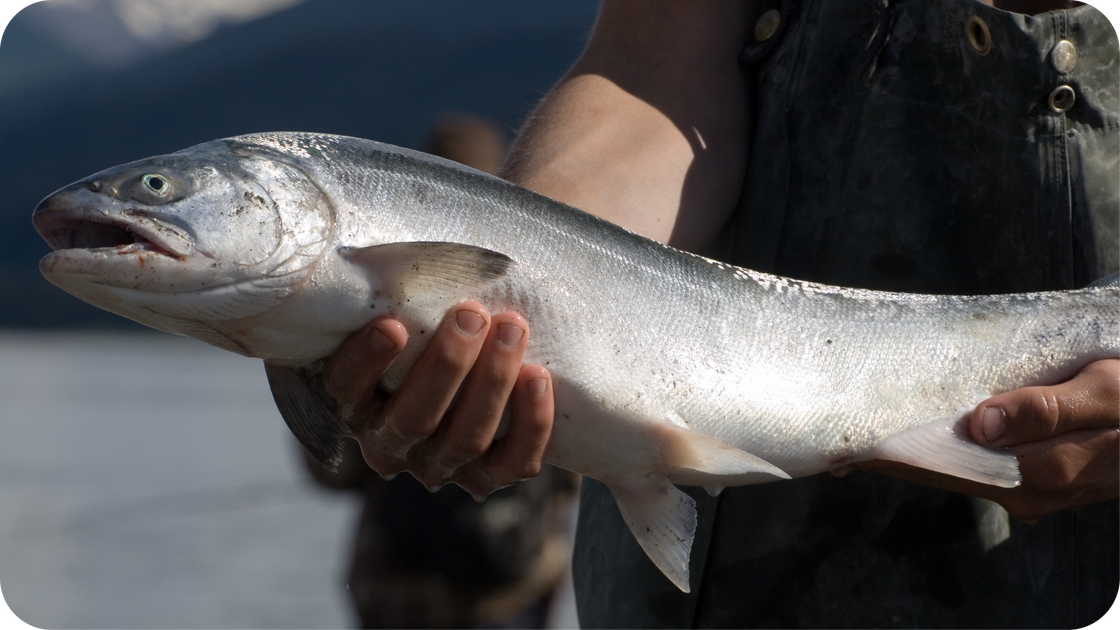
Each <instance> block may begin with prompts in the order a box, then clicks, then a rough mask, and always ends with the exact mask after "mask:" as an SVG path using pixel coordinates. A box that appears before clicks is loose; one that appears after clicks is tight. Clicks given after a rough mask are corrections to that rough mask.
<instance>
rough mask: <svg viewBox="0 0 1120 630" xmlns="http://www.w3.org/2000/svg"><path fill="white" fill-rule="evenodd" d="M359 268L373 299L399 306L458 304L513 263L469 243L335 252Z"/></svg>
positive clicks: (411, 244)
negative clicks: (434, 303) (362, 272)
mask: <svg viewBox="0 0 1120 630" xmlns="http://www.w3.org/2000/svg"><path fill="white" fill-rule="evenodd" d="M338 253H339V255H340V256H342V257H343V258H345V259H346V260H347V261H349V262H350V263H351V264H354V265H357V266H358V267H359V268H361V269H363V270H364V271H365V272H366V273H367V274H368V275H369V278H370V284H371V286H372V288H373V291H374V296H375V297H379V298H387V299H393V300H397V301H400V302H402V305H403V302H404V301H406V300H408V301H413V300H421V301H436V300H447V301H452V302H453V301H458V300H461V299H464V298H466V297H467V296H469V295H472V294H477V293H480V292H481V291H482V290H483V289H485V288H486V287H488V286H490V285H491V284H493V283H494V282H496V281H497V280H499V279H501V278H502V277H503V276H505V274H506V272H507V271H508V270H509V268H510V267H511V266H512V265H513V259H512V258H510V257H509V256H506V255H505V254H502V253H499V252H495V251H492V250H489V249H485V248H482V247H475V246H474V245H465V244H463V243H442V242H409V243H387V244H385V245H373V246H371V247H362V248H352V247H342V248H339V250H338Z"/></svg>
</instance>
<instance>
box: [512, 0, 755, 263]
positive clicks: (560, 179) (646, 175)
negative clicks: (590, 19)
mask: <svg viewBox="0 0 1120 630" xmlns="http://www.w3.org/2000/svg"><path fill="white" fill-rule="evenodd" d="M751 12H752V8H751V7H750V6H748V3H728V2H723V1H722V0H702V1H690V2H676V1H674V0H658V1H655V2H640V1H636V0H608V1H607V2H604V4H603V8H602V11H601V13H600V16H599V19H598V21H597V22H596V25H595V30H594V32H593V33H592V35H591V39H590V42H589V43H588V46H587V49H586V50H585V52H584V54H583V56H582V57H580V59H579V61H577V62H576V64H575V65H574V66H573V67H572V69H571V70H570V71H569V72H568V73H567V75H566V76H565V77H564V78H563V79H562V80H561V81H560V83H559V84H558V85H557V86H556V87H555V88H554V89H553V90H552V92H551V93H549V95H548V96H546V97H545V99H544V100H543V101H542V102H541V104H540V105H538V107H537V109H536V111H535V112H534V113H533V115H532V116H531V117H530V118H529V120H528V121H527V123H526V125H525V127H524V128H523V129H522V130H521V133H520V135H519V137H518V139H517V142H516V143H515V144H514V148H513V150H512V152H511V155H510V159H509V161H508V162H507V164H506V167H505V169H504V171H503V176H504V177H506V178H507V179H509V180H510V181H513V182H516V183H519V184H521V185H522V186H526V187H528V188H531V189H534V190H536V191H538V192H541V193H543V194H545V195H548V196H550V197H553V198H555V199H558V200H560V201H563V202H565V203H568V204H570V205H573V206H576V207H577V208H581V209H583V210H585V211H587V212H590V213H592V214H595V215H598V216H600V217H603V218H605V219H607V220H609V221H611V222H613V223H617V224H619V225H622V226H623V227H626V228H629V229H631V230H634V231H636V232H638V233H640V234H643V235H645V236H648V237H650V238H653V239H656V240H659V241H662V242H670V243H672V244H673V245H675V246H677V247H680V248H682V249H688V250H692V251H698V250H701V249H703V248H704V247H706V246H707V244H708V243H709V242H710V241H711V240H712V238H713V237H714V236H715V234H716V233H717V232H718V231H719V229H720V228H721V227H723V224H724V223H725V222H726V221H727V219H728V217H729V216H730V215H731V213H732V211H734V209H735V204H736V201H737V200H738V197H739V191H740V188H741V187H742V180H743V174H744V172H745V169H746V159H747V124H746V122H747V109H746V107H747V100H748V99H747V81H746V78H745V76H744V74H743V72H742V71H741V69H740V67H739V53H740V52H741V51H742V49H743V46H744V45H745V42H746V39H745V38H746V33H747V32H748V31H749V28H748V27H747V24H748V21H749V19H750V17H751V16H750V15H749V14H750V13H751Z"/></svg>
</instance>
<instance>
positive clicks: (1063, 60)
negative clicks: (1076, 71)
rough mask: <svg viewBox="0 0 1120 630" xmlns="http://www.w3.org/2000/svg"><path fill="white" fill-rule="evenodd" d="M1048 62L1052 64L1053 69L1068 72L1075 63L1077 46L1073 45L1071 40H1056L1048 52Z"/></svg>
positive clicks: (1063, 72)
mask: <svg viewBox="0 0 1120 630" xmlns="http://www.w3.org/2000/svg"><path fill="white" fill-rule="evenodd" d="M1050 63H1052V64H1054V69H1055V70H1057V71H1058V72H1061V73H1062V74H1069V71H1070V70H1073V67H1074V66H1075V65H1077V48H1075V47H1074V45H1073V42H1069V41H1066V40H1064V39H1063V40H1062V41H1060V42H1058V43H1057V44H1056V45H1055V46H1054V50H1052V51H1051V52H1050Z"/></svg>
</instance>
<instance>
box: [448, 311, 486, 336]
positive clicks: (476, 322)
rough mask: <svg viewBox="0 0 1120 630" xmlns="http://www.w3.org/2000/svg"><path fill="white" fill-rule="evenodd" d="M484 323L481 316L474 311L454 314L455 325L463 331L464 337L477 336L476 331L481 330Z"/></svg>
mask: <svg viewBox="0 0 1120 630" xmlns="http://www.w3.org/2000/svg"><path fill="white" fill-rule="evenodd" d="M485 323H486V320H484V319H482V316H481V315H479V314H478V313H476V312H474V311H459V312H458V313H455V325H456V326H458V327H459V330H461V331H463V334H464V335H470V336H474V335H477V334H478V331H480V330H482V326H483V325H484V324H485Z"/></svg>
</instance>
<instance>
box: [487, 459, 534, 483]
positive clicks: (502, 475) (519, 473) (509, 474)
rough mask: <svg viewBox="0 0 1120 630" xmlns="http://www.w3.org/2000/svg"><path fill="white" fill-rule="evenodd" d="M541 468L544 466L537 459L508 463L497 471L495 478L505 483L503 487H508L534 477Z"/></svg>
mask: <svg viewBox="0 0 1120 630" xmlns="http://www.w3.org/2000/svg"><path fill="white" fill-rule="evenodd" d="M543 468H544V465H543V464H542V463H541V461H540V460H538V459H528V460H526V459H521V460H514V461H508V462H504V463H503V464H502V465H501V466H500V467H499V468H498V469H497V471H496V473H497V474H496V475H495V478H496V479H501V480H503V481H505V484H503V485H509V484H511V483H515V482H518V481H524V480H525V479H531V478H533V477H536V476H537V475H539V474H540V473H541V470H542V469H543Z"/></svg>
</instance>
